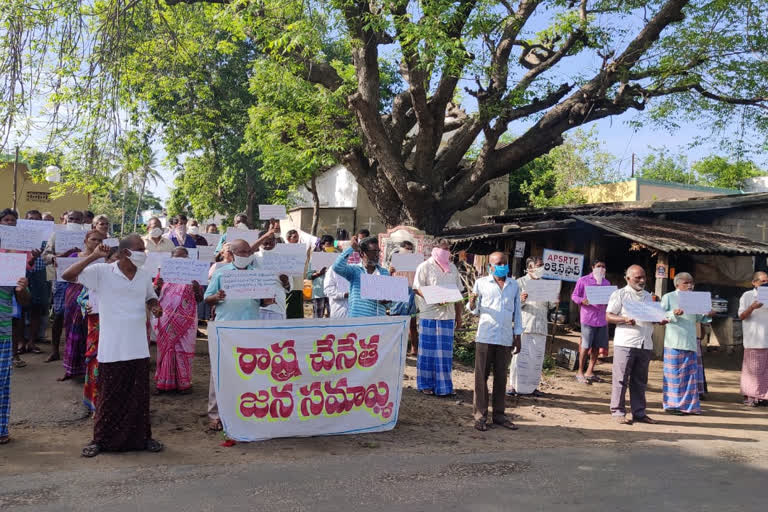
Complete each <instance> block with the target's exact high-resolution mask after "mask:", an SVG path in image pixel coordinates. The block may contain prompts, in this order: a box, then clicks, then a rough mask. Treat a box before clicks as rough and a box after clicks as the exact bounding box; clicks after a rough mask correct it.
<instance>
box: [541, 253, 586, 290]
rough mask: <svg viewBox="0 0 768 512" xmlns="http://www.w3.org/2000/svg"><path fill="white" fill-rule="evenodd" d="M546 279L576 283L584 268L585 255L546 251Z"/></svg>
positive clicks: (544, 276) (543, 257)
mask: <svg viewBox="0 0 768 512" xmlns="http://www.w3.org/2000/svg"><path fill="white" fill-rule="evenodd" d="M542 259H543V260H544V275H543V276H542V277H543V278H544V279H560V280H561V281H570V282H576V281H578V280H579V278H580V277H581V269H582V268H584V255H583V254H578V253H573V252H563V251H553V250H552V249H544V255H543V256H542Z"/></svg>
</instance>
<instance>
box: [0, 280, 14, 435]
mask: <svg viewBox="0 0 768 512" xmlns="http://www.w3.org/2000/svg"><path fill="white" fill-rule="evenodd" d="M13 294H14V289H13V287H12V286H3V287H0V437H5V436H7V435H8V422H9V421H10V420H11V368H12V367H13V342H12V337H11V322H12V314H13V313H12V312H13Z"/></svg>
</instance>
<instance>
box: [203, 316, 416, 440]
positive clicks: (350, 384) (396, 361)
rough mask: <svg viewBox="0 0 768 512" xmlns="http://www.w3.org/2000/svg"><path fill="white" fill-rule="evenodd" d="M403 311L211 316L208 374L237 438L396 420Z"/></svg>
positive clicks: (365, 428) (385, 425) (382, 425)
mask: <svg viewBox="0 0 768 512" xmlns="http://www.w3.org/2000/svg"><path fill="white" fill-rule="evenodd" d="M409 322H410V319H409V317H406V316H396V317H380V318H344V319H341V318H328V319H303V320H288V321H244V322H242V321H241V322H212V323H210V324H209V328H208V333H209V335H208V346H209V351H210V354H211V373H212V375H213V382H214V383H215V387H216V397H217V401H218V405H219V414H220V415H221V420H222V423H223V425H224V430H225V431H226V433H227V435H228V436H229V437H231V438H232V439H235V440H238V441H259V440H264V439H270V438H275V437H295V436H317V435H334V434H359V433H363V432H381V431H385V430H391V429H393V428H394V427H395V424H396V423H397V415H398V410H399V407H400V398H401V395H402V376H403V371H404V369H405V348H406V342H407V339H408V335H407V332H408V329H407V326H408V324H409Z"/></svg>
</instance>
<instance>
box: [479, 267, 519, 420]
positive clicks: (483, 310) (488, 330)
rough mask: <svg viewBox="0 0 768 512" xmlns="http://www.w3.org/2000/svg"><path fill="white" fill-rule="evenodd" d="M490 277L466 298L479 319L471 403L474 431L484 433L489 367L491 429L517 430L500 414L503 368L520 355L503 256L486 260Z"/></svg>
mask: <svg viewBox="0 0 768 512" xmlns="http://www.w3.org/2000/svg"><path fill="white" fill-rule="evenodd" d="M488 262H489V263H490V275H488V276H486V277H482V278H479V279H478V280H477V281H475V286H474V288H473V289H472V293H471V294H470V296H469V309H470V310H471V311H472V314H473V315H479V316H480V321H479V323H478V326H477V335H476V338H475V394H474V400H473V401H472V407H473V416H474V418H475V428H476V429H477V430H479V431H481V432H485V431H486V430H487V429H488V427H487V420H488V376H489V375H490V374H491V367H493V393H492V395H491V396H492V397H493V398H492V406H493V416H492V417H491V420H492V421H493V423H494V424H495V425H501V426H502V427H504V428H508V429H510V430H517V426H515V424H514V423H512V421H511V420H510V419H509V418H507V416H506V414H504V391H505V390H506V387H507V368H508V367H509V362H510V359H511V358H512V353H513V352H514V353H515V354H517V353H518V352H520V335H521V334H522V332H523V320H522V317H521V315H520V295H519V294H518V286H517V282H515V280H514V279H508V278H507V276H508V275H509V265H508V264H507V255H506V254H504V253H501V252H494V253H492V254H491V255H490V256H489V257H488Z"/></svg>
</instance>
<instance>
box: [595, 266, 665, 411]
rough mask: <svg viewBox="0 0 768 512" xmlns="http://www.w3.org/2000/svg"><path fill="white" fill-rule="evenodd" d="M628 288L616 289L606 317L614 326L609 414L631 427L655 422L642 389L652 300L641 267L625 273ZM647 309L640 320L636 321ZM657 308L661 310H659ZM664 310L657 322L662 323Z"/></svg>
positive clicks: (648, 355) (645, 379)
mask: <svg viewBox="0 0 768 512" xmlns="http://www.w3.org/2000/svg"><path fill="white" fill-rule="evenodd" d="M625 278H626V280H627V286H625V287H624V288H621V289H619V290H616V291H615V292H613V293H612V294H611V298H610V299H609V300H608V308H607V309H606V314H605V318H606V320H608V322H610V323H612V324H616V333H615V334H614V336H613V382H612V389H611V415H612V416H613V417H614V418H615V419H616V422H617V423H619V424H622V425H631V424H632V421H639V422H641V423H657V422H656V420H654V419H652V418H651V417H650V416H648V414H646V411H645V389H646V387H647V385H648V365H649V363H650V362H651V356H653V341H652V340H651V335H652V334H653V322H652V321H648V320H653V319H654V317H653V315H654V314H655V313H654V311H653V310H655V308H654V307H653V306H654V304H653V301H652V299H651V294H650V293H648V292H647V291H645V270H644V269H643V267H641V266H640V265H632V266H630V267H629V268H628V269H627V272H626V274H625ZM641 306H645V307H646V308H647V309H648V310H651V311H647V312H645V314H646V315H648V316H644V317H643V319H642V320H641V319H639V318H638V319H636V318H637V317H639V316H640V314H639V313H643V307H641ZM659 309H660V308H659ZM664 316H665V315H664V311H661V318H660V319H659V320H658V323H661V324H665V323H667V321H666V320H664ZM627 388H629V400H630V405H631V408H632V420H629V419H627V417H626V410H625V395H626V392H627Z"/></svg>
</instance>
